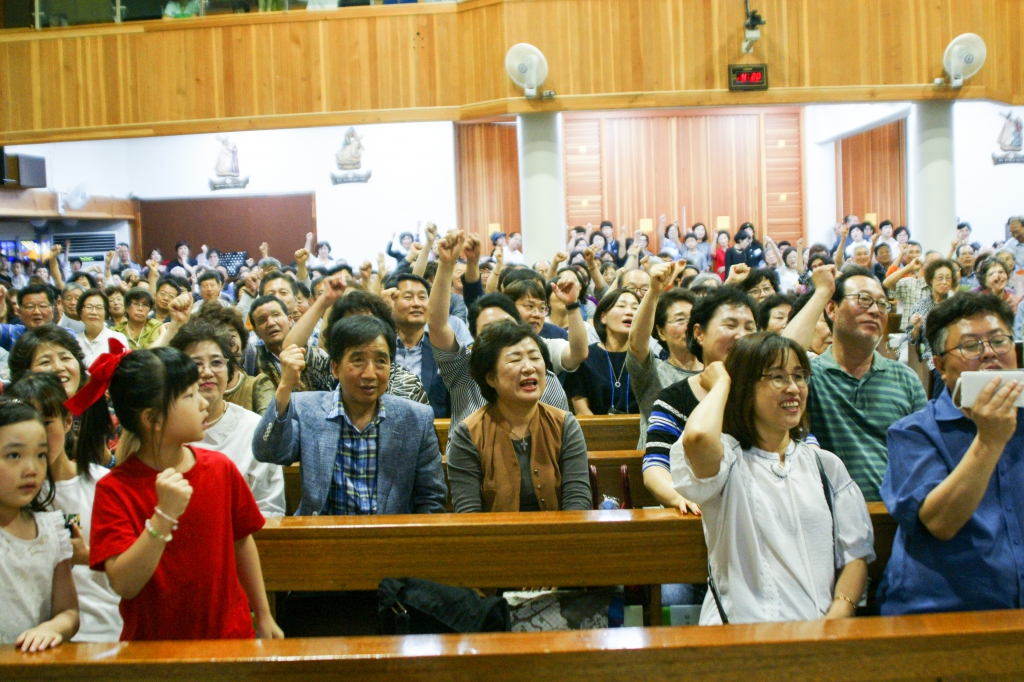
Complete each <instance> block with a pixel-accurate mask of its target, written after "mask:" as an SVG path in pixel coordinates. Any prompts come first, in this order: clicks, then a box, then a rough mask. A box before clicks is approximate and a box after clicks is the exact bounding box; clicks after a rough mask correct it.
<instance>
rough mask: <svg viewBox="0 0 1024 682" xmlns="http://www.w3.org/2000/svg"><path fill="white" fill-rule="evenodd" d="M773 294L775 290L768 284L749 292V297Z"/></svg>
mask: <svg viewBox="0 0 1024 682" xmlns="http://www.w3.org/2000/svg"><path fill="white" fill-rule="evenodd" d="M774 293H775V289H774V288H773V287H772V286H771V285H770V284H765V285H764V286H761V287H758V288H756V289H751V290H750V295H751V296H771V295H772V294H774Z"/></svg>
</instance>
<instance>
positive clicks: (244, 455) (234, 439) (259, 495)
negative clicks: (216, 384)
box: [194, 403, 285, 517]
mask: <svg viewBox="0 0 1024 682" xmlns="http://www.w3.org/2000/svg"><path fill="white" fill-rule="evenodd" d="M226 405H227V409H226V410H225V412H224V416H223V417H221V419H220V421H218V422H217V423H216V424H214V425H213V426H211V427H210V428H208V429H206V436H205V437H204V438H203V439H202V440H201V441H199V442H198V443H194V445H198V446H199V447H203V448H207V449H209V450H216V451H217V452H222V453H224V454H225V455H227V456H228V459H230V460H231V461H232V462H234V463H235V466H237V467H238V470H239V471H240V472H242V478H244V479H245V482H246V483H247V484H249V490H251V491H252V496H253V497H254V498H256V506H258V507H259V508H260V511H261V512H263V516H264V517H271V516H284V509H285V508H284V469H282V468H281V467H280V466H278V465H276V464H264V463H262V462H257V461H256V458H255V457H253V456H252V437H253V434H254V433H256V427H257V426H259V423H260V416H259V415H258V414H256V413H255V412H250V411H249V410H247V409H245V408H244V407H240V406H239V405H235V404H234V403H226Z"/></svg>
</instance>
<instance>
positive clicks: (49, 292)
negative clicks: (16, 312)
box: [18, 284, 57, 307]
mask: <svg viewBox="0 0 1024 682" xmlns="http://www.w3.org/2000/svg"><path fill="white" fill-rule="evenodd" d="M53 291H54V288H53V287H52V286H50V285H49V284H29V285H28V286H27V287H25V288H23V289H19V290H18V306H19V307H20V306H21V304H22V302H23V301H24V300H25V297H26V296H32V295H34V294H46V300H47V301H49V302H50V305H53V304H55V303H56V302H57V295H56V294H54V293H53Z"/></svg>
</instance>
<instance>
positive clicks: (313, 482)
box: [252, 315, 448, 516]
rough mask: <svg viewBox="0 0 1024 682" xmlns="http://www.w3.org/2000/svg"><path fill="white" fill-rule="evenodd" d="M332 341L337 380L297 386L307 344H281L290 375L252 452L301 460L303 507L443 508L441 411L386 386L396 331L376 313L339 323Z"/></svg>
mask: <svg viewBox="0 0 1024 682" xmlns="http://www.w3.org/2000/svg"><path fill="white" fill-rule="evenodd" d="M327 349H328V353H329V354H330V357H331V371H332V373H333V374H334V376H335V377H336V378H337V379H338V382H339V384H338V388H336V389H335V390H334V391H307V392H300V393H296V394H294V395H292V389H293V388H294V387H295V386H296V384H297V383H298V381H299V376H300V374H301V372H302V369H303V367H304V366H305V360H304V354H305V349H304V348H299V347H297V346H294V345H292V346H289V347H288V348H285V349H284V350H283V351H282V352H281V355H280V358H281V383H280V384H279V385H278V388H277V393H276V394H275V397H274V401H273V402H271V403H270V406H269V407H268V408H267V412H266V414H264V416H263V419H262V421H260V424H259V426H258V427H257V428H256V433H255V435H254V436H253V442H252V450H253V455H254V456H255V457H256V459H257V460H259V461H260V462H271V463H274V464H281V465H288V464H293V463H294V462H296V461H301V462H302V467H301V470H302V501H301V502H300V504H299V509H298V511H297V512H296V513H297V514H298V515H299V516H305V515H318V514H319V515H323V516H342V515H368V514H413V513H416V514H423V513H438V512H444V511H445V506H444V505H445V500H446V497H447V493H448V490H447V487H446V486H445V482H444V472H443V470H442V468H441V453H440V451H439V449H438V444H437V434H436V433H435V431H434V413H433V411H432V410H431V408H430V407H429V406H427V405H421V404H419V403H414V402H412V401H411V400H406V399H405V398H398V397H396V396H393V395H390V394H386V393H385V391H386V390H387V387H388V379H389V376H390V370H391V363H392V361H393V359H394V355H395V338H394V335H393V333H391V331H390V330H389V329H388V327H387V326H386V325H385V324H384V323H383V322H381V321H380V320H378V319H377V318H375V317H368V316H362V315H360V316H354V317H347V318H344V319H342V320H339V321H338V322H336V323H335V324H334V326H333V327H332V328H331V329H330V331H329V335H328V338H327Z"/></svg>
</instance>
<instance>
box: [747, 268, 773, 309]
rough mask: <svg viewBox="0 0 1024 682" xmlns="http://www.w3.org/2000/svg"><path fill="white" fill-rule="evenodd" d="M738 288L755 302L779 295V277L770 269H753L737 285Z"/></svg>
mask: <svg viewBox="0 0 1024 682" xmlns="http://www.w3.org/2000/svg"><path fill="white" fill-rule="evenodd" d="M739 288H740V289H743V291H745V292H747V293H748V294H750V296H751V298H753V299H754V301H755V302H757V303H761V301H763V300H765V299H767V298H769V297H770V296H774V295H775V294H777V293H779V275H778V273H777V272H775V270H774V269H772V268H754V269H753V270H751V271H750V273H749V274H747V276H746V277H745V278H744V279H743V281H742V282H740V283H739Z"/></svg>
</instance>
